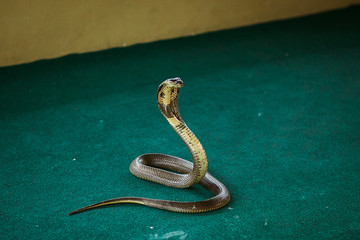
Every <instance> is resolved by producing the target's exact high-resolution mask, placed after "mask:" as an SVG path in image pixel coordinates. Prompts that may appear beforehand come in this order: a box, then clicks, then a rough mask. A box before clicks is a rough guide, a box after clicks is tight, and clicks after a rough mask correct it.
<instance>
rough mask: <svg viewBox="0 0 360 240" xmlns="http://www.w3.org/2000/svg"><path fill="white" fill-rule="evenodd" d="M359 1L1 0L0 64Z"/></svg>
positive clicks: (323, 8)
mask: <svg viewBox="0 0 360 240" xmlns="http://www.w3.org/2000/svg"><path fill="white" fill-rule="evenodd" d="M357 3H360V0H301V1H299V0H222V1H221V0H149V1H147V0H142V1H139V0H104V1H100V0H98V1H96V0H62V1H60V0H1V1H0V53H1V54H0V66H5V65H12V64H18V63H24V62H30V61H34V60H38V59H44V58H54V57H59V56H63V55H66V54H69V53H82V52H88V51H96V50H101V49H107V48H111V47H118V46H127V45H131V44H135V43H141V42H150V41H154V40H159V39H168V38H174V37H179V36H186V35H193V34H198V33H203V32H208V31H215V30H219V29H226V28H234V27H239V26H244V25H250V24H254V23H259V22H266V21H270V20H277V19H284V18H289V17H295V16H301V15H305V14H310V13H317V12H321V11H325V10H329V9H335V8H340V7H346V6H349V5H351V4H357Z"/></svg>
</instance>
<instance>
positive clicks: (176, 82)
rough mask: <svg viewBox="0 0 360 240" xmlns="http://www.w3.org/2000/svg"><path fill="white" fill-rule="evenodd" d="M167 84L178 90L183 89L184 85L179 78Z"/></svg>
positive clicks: (172, 79)
mask: <svg viewBox="0 0 360 240" xmlns="http://www.w3.org/2000/svg"><path fill="white" fill-rule="evenodd" d="M165 83H166V84H168V85H170V86H173V87H176V88H181V87H182V86H183V85H184V83H183V81H182V80H181V79H180V78H179V77H176V78H169V79H167V80H166V81H165Z"/></svg>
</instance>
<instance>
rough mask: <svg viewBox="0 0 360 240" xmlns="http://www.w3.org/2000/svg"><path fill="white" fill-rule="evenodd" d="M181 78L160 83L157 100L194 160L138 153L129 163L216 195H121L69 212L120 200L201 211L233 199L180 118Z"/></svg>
mask: <svg viewBox="0 0 360 240" xmlns="http://www.w3.org/2000/svg"><path fill="white" fill-rule="evenodd" d="M182 86H183V82H182V80H181V79H180V78H171V79H167V80H165V81H164V82H163V83H161V84H160V86H159V88H158V91H157V102H158V105H159V108H160V111H161V113H162V114H163V115H164V116H165V118H166V119H167V121H168V122H169V124H170V125H171V127H172V128H173V129H174V130H175V132H176V133H177V134H178V135H179V137H180V138H181V139H182V140H183V142H184V143H185V144H186V146H187V148H188V149H189V151H190V153H191V156H192V159H193V162H190V161H187V160H184V159H181V158H178V157H175V156H169V155H165V154H157V153H150V154H144V155H141V156H139V157H137V158H136V159H135V160H134V161H133V162H132V163H131V165H130V171H131V173H132V174H134V175H135V176H137V177H139V178H142V179H145V180H148V181H153V182H156V183H160V184H163V185H166V186H170V187H174V188H188V187H190V186H192V185H194V184H197V183H199V184H200V185H201V186H203V187H204V188H205V189H207V190H208V191H210V192H212V193H213V194H214V195H215V196H214V197H212V198H210V199H206V200H203V201H198V202H179V201H168V200H160V199H149V198H142V197H122V198H115V199H110V200H106V201H102V202H99V203H96V204H93V205H90V206H86V207H83V208H80V209H78V210H76V211H73V212H71V213H69V215H73V214H76V213H80V212H83V211H86V210H89V209H93V208H97V207H101V206H106V205H111V204H121V203H136V204H142V205H146V206H149V207H153V208H159V209H164V210H168V211H174V212H183V213H199V212H207V211H211V210H215V209H218V208H221V207H223V206H225V205H226V204H227V203H228V202H229V201H230V193H229V191H228V189H227V188H226V186H225V185H224V184H222V183H221V182H220V181H219V180H217V179H216V178H214V177H213V176H212V175H210V173H208V172H207V169H208V161H207V157H206V153H205V150H204V148H203V146H202V145H201V143H200V141H199V140H198V139H197V137H196V136H195V135H194V133H192V131H191V130H190V129H189V128H188V127H187V125H186V124H185V122H184V120H183V119H182V118H181V116H180V113H179V108H178V97H179V89H180V88H181V87H182Z"/></svg>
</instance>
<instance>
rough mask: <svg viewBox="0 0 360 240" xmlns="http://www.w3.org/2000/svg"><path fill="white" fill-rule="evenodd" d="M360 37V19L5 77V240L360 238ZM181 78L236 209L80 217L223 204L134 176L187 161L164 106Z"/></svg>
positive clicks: (246, 31)
mask: <svg viewBox="0 0 360 240" xmlns="http://www.w3.org/2000/svg"><path fill="white" fill-rule="evenodd" d="M359 29H360V7H359V6H357V7H352V8H349V9H345V10H339V11H334V12H329V13H324V14H320V15H316V16H310V17H305V18H300V19H295V20H287V21H281V22H275V23H268V24H262V25H257V26H252V27H245V28H240V29H235V30H228V31H221V32H216V33H210V34H204V35H200V36H195V37H189V38H181V39H175V40H169V41H161V42H156V43H151V44H143V45H137V46H132V47H128V48H121V49H111V50H107V51H101V52H97V53H88V54H82V55H70V56H66V57H63V58H59V59H55V60H43V61H38V62H35V63H31V64H24V65H19V66H13V67H3V68H0V84H1V85H0V98H1V99H0V110H1V118H0V121H1V125H0V148H1V153H0V158H1V162H0V164H1V165H0V167H1V175H0V176H1V181H0V183H1V205H0V218H1V227H0V229H1V234H0V235H1V238H2V239H359V238H360V31H359ZM59 44H61V43H59ZM174 76H180V77H181V78H182V79H183V80H184V88H182V89H181V91H180V112H181V114H182V117H183V119H184V120H185V121H186V122H187V124H188V126H189V127H190V128H191V129H192V130H193V132H194V133H195V134H196V135H197V136H198V138H199V139H200V141H201V142H202V144H203V146H204V148H205V150H206V151H207V155H208V159H209V171H210V172H211V173H213V175H214V176H216V177H217V178H218V179H220V180H221V181H222V182H223V183H224V184H225V185H226V186H227V187H228V188H229V190H230V192H231V194H232V201H231V202H230V204H229V205H227V206H226V207H224V208H222V209H220V210H217V211H213V212H208V213H203V214H193V215H189V214H179V213H172V212H167V211H162V210H158V209H152V208H147V207H144V206H140V205H132V204H125V205H121V206H114V207H108V208H101V209H96V210H93V211H88V212H85V213H82V214H79V215H74V216H68V215H67V214H68V212H70V211H72V210H75V209H77V208H79V207H83V206H84V205H88V204H91V203H95V202H97V201H101V200H106V199H109V198H114V197H121V196H131V195H132V196H139V197H150V198H160V199H173V200H186V201H193V200H202V199H205V198H208V197H210V196H211V194H210V193H208V192H207V191H205V190H203V189H202V188H200V187H199V186H195V187H192V188H191V189H185V190H181V189H172V188H168V187H165V186H161V185H158V184H155V183H151V182H147V181H143V180H140V179H137V178H136V177H134V176H132V175H131V173H130V172H129V170H128V167H129V165H130V162H131V161H132V160H133V159H134V158H135V157H137V156H138V155H140V154H143V153H150V152H158V153H166V154H171V155H176V156H180V157H183V158H186V159H189V158H190V154H189V152H188V150H187V148H186V147H185V145H184V144H183V143H182V142H181V140H180V139H179V137H178V136H177V135H176V134H175V133H174V132H173V130H172V129H171V127H170V126H169V125H168V124H167V122H166V120H165V119H164V117H163V116H162V115H161V113H160V112H159V110H158V107H157V104H156V90H157V87H158V85H159V84H160V83H161V82H162V81H163V80H165V79H167V78H169V77H174Z"/></svg>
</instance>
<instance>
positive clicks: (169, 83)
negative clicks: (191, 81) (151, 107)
mask: <svg viewBox="0 0 360 240" xmlns="http://www.w3.org/2000/svg"><path fill="white" fill-rule="evenodd" d="M183 85H184V84H183V81H182V80H181V79H180V78H178V77H176V78H170V79H167V80H166V81H164V82H163V83H161V84H160V86H159V88H158V91H157V99H158V105H159V108H160V111H161V113H162V114H163V115H164V116H165V117H166V118H172V117H175V118H176V119H177V120H179V121H180V122H184V121H183V120H182V119H181V117H180V114H179V107H178V98H179V89H180V88H181V87H182V86H183Z"/></svg>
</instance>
